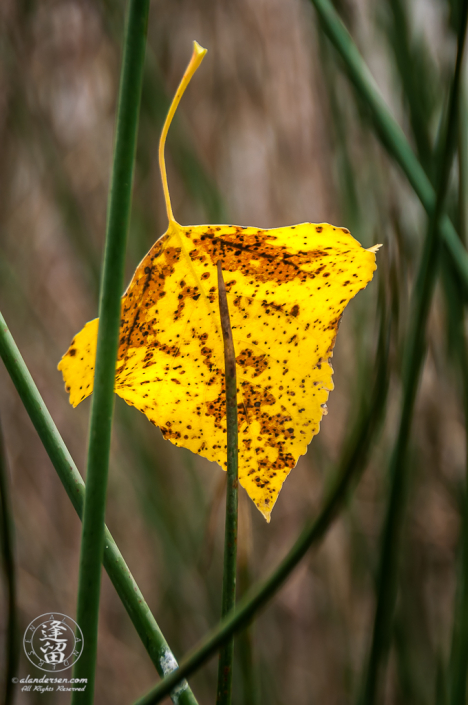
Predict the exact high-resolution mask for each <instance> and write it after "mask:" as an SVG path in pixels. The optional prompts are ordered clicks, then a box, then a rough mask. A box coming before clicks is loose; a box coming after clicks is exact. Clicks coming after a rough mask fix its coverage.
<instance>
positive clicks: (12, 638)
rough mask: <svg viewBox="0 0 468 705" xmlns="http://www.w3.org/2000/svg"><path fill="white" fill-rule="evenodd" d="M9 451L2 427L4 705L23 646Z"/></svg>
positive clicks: (0, 520)
mask: <svg viewBox="0 0 468 705" xmlns="http://www.w3.org/2000/svg"><path fill="white" fill-rule="evenodd" d="M8 484H9V483H8V467H7V458H6V448H5V444H4V440H3V433H2V427H1V424H0V542H1V554H2V559H3V566H2V567H3V571H4V574H5V582H6V586H7V589H6V594H7V613H8V617H7V619H6V636H5V644H4V653H5V681H4V684H3V698H2V703H3V704H4V705H10V704H11V703H12V702H13V697H14V687H15V686H14V684H13V681H12V679H13V677H14V676H16V675H17V671H18V665H19V656H20V643H19V639H18V608H17V603H16V564H15V554H14V523H13V513H12V510H11V504H10V492H9V486H8Z"/></svg>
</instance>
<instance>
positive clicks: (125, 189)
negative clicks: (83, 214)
mask: <svg viewBox="0 0 468 705" xmlns="http://www.w3.org/2000/svg"><path fill="white" fill-rule="evenodd" d="M148 12H149V0H129V6H128V17H127V23H126V30H125V46H124V55H123V66H122V73H121V82H120V94H119V104H118V110H117V131H116V141H115V150H114V164H113V171H112V183H111V190H110V199H109V209H108V218H107V232H106V246H105V253H104V265H103V273H102V286H101V294H100V302H99V332H98V341H97V351H96V367H95V374H94V393H93V399H92V405H91V423H90V433H89V446H88V463H87V470H86V481H87V485H88V491H87V493H86V501H85V505H84V512H83V531H82V538H81V554H80V574H79V583H78V605H77V622H78V624H79V625H80V627H81V629H82V631H83V638H84V643H85V644H86V646H85V648H84V649H83V653H82V655H81V658H80V659H79V660H78V661H77V662H76V665H75V667H74V670H73V673H74V677H76V678H87V679H88V681H87V687H86V690H84V691H81V692H80V691H75V692H74V693H73V695H72V703H73V705H78V704H79V703H80V704H81V705H88V704H89V705H90V704H91V703H92V702H93V700H94V681H95V673H96V658H97V637H98V616H99V594H100V588H101V564H102V556H103V551H104V518H105V509H106V490H107V475H108V468H109V453H110V442H111V431H112V417H113V411H114V380H115V365H116V360H117V350H118V344H119V327H120V310H121V294H122V289H123V280H124V267H125V246H126V241H127V232H128V226H129V221H130V207H131V196H132V183H133V170H134V162H135V150H136V136H137V129H138V115H139V109H140V98H141V86H142V81H143V66H144V59H145V46H146V32H147V26H148Z"/></svg>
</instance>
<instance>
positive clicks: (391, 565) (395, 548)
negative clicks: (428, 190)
mask: <svg viewBox="0 0 468 705" xmlns="http://www.w3.org/2000/svg"><path fill="white" fill-rule="evenodd" d="M467 15H468V0H464V3H463V13H462V18H461V24H460V31H459V37H458V53H457V60H456V65H455V73H454V78H453V83H452V90H451V94H450V102H449V111H448V119H447V123H446V128H445V138H444V140H443V142H442V145H443V152H442V163H441V166H440V169H439V170H438V175H437V181H438V185H437V198H436V204H435V208H434V211H433V213H432V217H431V219H430V223H429V227H428V233H427V237H426V241H425V243H424V250H423V253H422V258H421V263H420V267H419V271H418V275H417V278H416V284H415V288H414V292H413V296H412V306H411V311H412V315H411V317H410V324H409V328H408V343H407V345H406V346H405V350H404V355H403V400H402V409H401V415H400V423H399V429H398V436H397V440H396V443H395V447H394V450H393V453H392V457H391V460H390V478H391V489H390V500H389V504H388V507H387V514H386V518H385V523H384V528H383V532H382V539H381V554H380V566H379V574H378V585H377V607H376V613H375V620H374V629H373V637H372V646H371V651H370V657H369V664H368V668H367V673H366V679H365V683H364V689H363V693H362V700H361V702H362V704H363V705H373V703H375V702H376V697H377V690H378V683H379V676H380V671H381V670H382V668H383V665H384V661H385V657H386V655H387V653H388V650H389V645H390V639H391V630H392V621H393V611H394V603H395V597H396V589H397V567H398V566H397V564H398V552H399V545H400V541H399V539H400V533H401V525H402V521H403V516H404V507H405V494H406V492H405V490H406V483H407V475H408V472H407V467H406V456H407V450H408V443H409V438H410V432H411V423H412V418H413V412H414V404H415V400H416V395H417V391H418V386H419V380H420V376H421V371H422V367H423V362H424V359H425V348H426V346H425V340H424V337H425V331H426V324H427V318H428V314H429V310H430V304H431V300H432V294H433V290H434V285H435V281H436V276H437V265H438V256H439V252H440V247H439V246H440V244H441V239H442V238H441V237H440V229H439V223H440V219H441V216H442V212H443V206H444V201H445V196H446V192H447V188H448V183H449V176H450V167H451V164H452V160H453V152H454V133H455V128H456V122H457V111H458V96H459V90H460V76H461V67H462V57H463V48H464V44H465V34H466V22H467Z"/></svg>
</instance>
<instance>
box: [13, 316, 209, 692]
mask: <svg viewBox="0 0 468 705" xmlns="http://www.w3.org/2000/svg"><path fill="white" fill-rule="evenodd" d="M0 357H1V358H2V360H3V362H4V364H5V367H6V369H7V372H8V374H9V375H10V377H11V379H12V381H13V384H14V385H15V387H16V390H17V392H18V394H19V396H20V398H21V401H22V402H23V404H24V407H25V409H26V411H27V413H28V415H29V418H30V419H31V421H32V423H33V425H34V428H35V429H36V431H37V433H38V435H39V438H40V439H41V441H42V445H43V446H44V448H45V450H46V452H47V454H48V456H49V458H50V460H51V462H52V465H53V466H54V468H55V470H56V471H57V475H58V476H59V479H60V481H61V482H62V485H63V486H64V488H65V491H66V493H67V495H68V497H69V498H70V501H71V503H72V504H73V507H74V508H75V510H76V513H77V514H78V516H79V517H80V519H82V517H83V507H84V501H85V490H86V488H85V483H84V482H83V479H82V477H81V475H80V473H79V471H78V468H77V467H76V465H75V463H74V461H73V458H72V457H71V455H70V453H69V451H68V448H67V447H66V445H65V443H64V442H63V439H62V437H61V436H60V434H59V432H58V430H57V427H56V425H55V424H54V421H53V419H52V417H51V415H50V414H49V411H48V410H47V407H46V405H45V403H44V400H43V399H42V397H41V395H40V394H39V391H38V389H37V387H36V385H35V384H34V380H33V379H32V377H31V374H30V372H29V370H28V368H27V367H26V364H25V362H24V360H23V358H22V357H21V353H20V351H19V350H18V347H17V345H16V343H15V341H14V340H13V337H12V335H11V333H10V331H9V330H8V327H7V325H6V323H5V320H4V318H3V316H2V314H1V313H0ZM103 563H104V568H105V569H106V571H107V574H108V575H109V578H110V579H111V581H112V584H113V585H114V587H115V589H116V591H117V594H118V595H119V597H120V599H121V601H122V604H123V605H124V607H125V609H126V610H127V613H128V615H129V617H130V619H131V620H132V622H133V625H134V627H135V629H136V631H137V632H138V635H139V637H140V639H141V641H142V643H143V645H144V647H145V649H146V651H147V652H148V655H149V657H150V658H151V660H152V662H153V663H154V665H155V667H156V670H157V671H158V673H159V675H160V676H164V675H166V674H167V672H168V670H170V668H175V667H176V666H177V662H176V660H175V658H174V655H173V654H172V651H171V649H170V648H169V645H168V643H167V641H166V640H165V638H164V635H163V634H162V632H161V630H160V628H159V626H158V624H157V622H156V620H155V619H154V617H153V615H152V613H151V610H150V608H149V607H148V605H147V603H146V601H145V598H144V597H143V594H142V592H141V591H140V588H139V587H138V585H137V583H136V582H135V579H134V577H133V575H132V574H131V572H130V569H129V568H128V566H127V564H126V563H125V560H124V558H123V556H122V554H121V553H120V551H119V549H118V547H117V544H116V543H115V541H114V539H113V537H112V534H111V533H110V531H109V530H108V529H107V527H105V533H104V559H103ZM171 697H172V700H173V701H174V703H175V704H176V705H197V701H196V699H195V697H194V695H193V693H192V691H191V690H190V688H189V686H188V685H187V684H186V683H183V684H182V687H179V689H178V692H175V693H172V694H171Z"/></svg>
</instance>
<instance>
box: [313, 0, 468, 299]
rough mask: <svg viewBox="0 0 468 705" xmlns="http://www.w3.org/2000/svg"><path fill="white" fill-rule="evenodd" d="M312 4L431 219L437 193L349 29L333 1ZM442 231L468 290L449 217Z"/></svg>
mask: <svg viewBox="0 0 468 705" xmlns="http://www.w3.org/2000/svg"><path fill="white" fill-rule="evenodd" d="M311 2H312V4H313V5H314V7H315V9H316V10H317V13H318V15H319V18H320V21H321V23H322V26H323V29H324V30H325V32H326V34H327V36H328V38H329V39H330V41H331V42H332V44H333V46H334V47H335V49H336V50H337V51H338V53H339V54H340V56H341V58H342V59H343V62H344V65H345V69H346V71H347V74H348V77H349V78H350V80H351V82H352V84H353V85H354V88H355V89H356V92H357V93H358V95H359V96H360V98H361V99H362V101H363V103H364V104H365V106H366V108H367V110H368V112H369V113H370V115H371V117H372V120H373V123H374V125H375V128H376V131H377V133H378V135H379V137H380V139H381V140H382V143H383V144H384V146H385V148H386V149H387V151H388V153H389V154H390V156H391V157H393V159H394V160H395V161H396V162H397V163H398V164H399V166H400V168H401V169H402V170H403V172H404V174H405V175H406V177H407V179H408V181H409V182H410V184H411V186H412V188H413V189H414V191H415V193H416V195H417V196H418V198H419V200H420V201H421V203H422V205H423V207H424V209H425V210H426V212H427V214H428V215H429V217H431V218H432V215H433V213H434V209H435V204H436V194H435V191H434V189H433V187H432V185H431V182H430V181H429V178H428V177H427V175H426V173H425V171H424V169H423V167H422V166H421V164H420V163H419V161H418V160H417V158H416V156H415V154H414V152H413V150H412V149H411V147H410V145H409V144H408V141H407V139H406V137H405V135H404V133H403V131H402V129H401V128H400V126H399V125H398V123H397V122H396V120H395V119H394V117H393V116H392V115H391V113H390V110H389V109H388V107H387V105H386V104H385V101H384V99H383V98H382V96H381V94H380V91H379V90H378V88H377V86H376V84H375V81H374V79H373V77H372V75H371V73H370V71H369V69H368V68H367V66H366V64H365V62H364V60H363V58H362V56H361V55H360V53H359V50H358V49H357V47H356V45H355V43H354V42H353V40H352V38H351V36H350V34H349V32H348V30H347V29H346V27H345V26H344V24H343V23H342V21H341V19H340V18H339V16H338V14H337V12H336V10H335V9H334V7H333V5H332V4H331V2H330V0H311ZM439 230H440V232H441V234H442V237H443V241H444V244H445V246H446V247H447V249H448V251H449V252H450V255H451V258H452V261H453V264H454V266H455V268H456V269H457V271H458V272H459V274H460V276H461V279H462V281H463V284H464V286H465V289H467V288H468V253H467V252H466V250H465V248H464V247H463V245H462V243H461V242H460V239H459V238H458V236H457V232H456V230H455V228H454V227H453V224H452V222H451V221H450V219H449V217H448V216H447V215H441V217H440V223H439Z"/></svg>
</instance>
